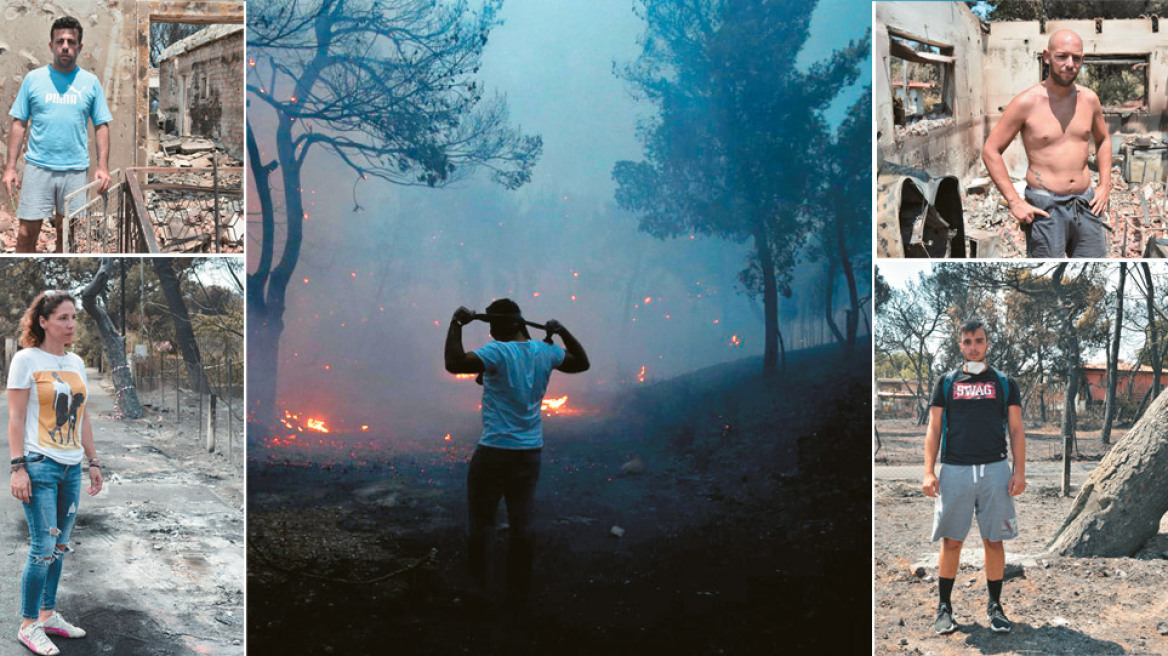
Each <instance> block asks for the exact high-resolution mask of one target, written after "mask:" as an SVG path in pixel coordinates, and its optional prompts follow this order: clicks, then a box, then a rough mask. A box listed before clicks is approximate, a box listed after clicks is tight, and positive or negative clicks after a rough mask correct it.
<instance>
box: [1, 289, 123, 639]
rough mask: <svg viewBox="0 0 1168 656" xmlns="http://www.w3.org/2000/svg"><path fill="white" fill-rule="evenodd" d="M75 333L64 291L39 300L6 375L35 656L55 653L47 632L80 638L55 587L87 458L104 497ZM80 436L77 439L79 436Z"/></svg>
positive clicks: (25, 623) (26, 621)
mask: <svg viewBox="0 0 1168 656" xmlns="http://www.w3.org/2000/svg"><path fill="white" fill-rule="evenodd" d="M76 328H77V302H76V301H75V300H74V299H73V297H72V296H70V295H69V294H68V293H66V292H59V291H47V292H45V293H43V294H39V295H38V296H37V297H36V299H34V300H33V302H32V305H31V306H30V307H29V308H28V310H27V311H26V312H25V313H24V318H23V319H21V321H20V329H21V333H20V345H21V347H23V348H22V349H21V350H20V351H18V352H17V353H16V355H15V356H14V357H13V358H12V365H11V366H10V367H9V369H8V451H9V453H10V455H11V456H12V496H14V497H16V498H17V499H19V500H20V501H21V502H22V503H23V504H24V514H25V517H27V518H28V528H29V534H30V540H29V553H28V560H27V561H26V562H25V565H24V574H23V576H22V577H21V603H20V613H21V618H22V623H21V627H20V631H19V632H18V634H17V637H18V638H19V639H20V641H21V643H23V644H24V646H26V647H28V648H29V649H31V650H32V651H33V653H35V654H42V655H48V656H51V655H52V654H57V653H59V650H58V649H57V646H56V645H54V644H53V642H52V641H51V640H50V639H49V637H48V635H47V634H48V633H51V634H53V635H57V636H62V637H66V638H80V637H82V636H84V635H85V631H84V630H83V629H80V628H78V627H76V626H73V625H72V624H70V623H69V622H67V621H65V618H64V617H62V616H61V614H60V613H58V612H57V611H56V605H57V583H58V582H59V581H60V579H61V566H62V560H63V558H64V556H65V554H67V553H69V552H70V551H71V549H70V548H69V534H70V532H71V531H72V529H73V522H74V520H75V519H76V518H77V506H78V502H79V501H80V499H81V469H82V465H81V460H82V458H83V456H84V457H88V459H89V489H88V492H89V494H90V495H91V496H92V495H95V494H97V493H98V492H100V491H101V486H102V478H101V464H100V463H98V461H97V452H96V450H95V449H94V446H93V429H92V427H91V426H90V424H89V415H88V414H86V412H85V402H86V400H87V399H88V396H89V393H88V388H87V381H86V377H85V363H84V362H82V361H81V358H80V357H78V356H77V355H76V354H74V353H71V352H69V351H66V350H65V347H66V345H68V344H71V343H73V337H74V333H75V331H76ZM79 429H80V435H78V430H79Z"/></svg>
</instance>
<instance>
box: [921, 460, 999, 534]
mask: <svg viewBox="0 0 1168 656" xmlns="http://www.w3.org/2000/svg"><path fill="white" fill-rule="evenodd" d="M1013 473H1014V472H1013V471H1012V470H1011V469H1010V465H1009V463H1007V462H1006V461H1005V460H1002V461H1001V462H995V463H991V464H988V465H946V464H944V463H942V464H941V473H940V474H939V475H938V476H937V480H938V483H939V484H940V488H941V493H940V494H938V495H937V500H936V502H935V503H934V505H933V542H936V541H937V540H940V539H941V538H949V539H950V540H958V541H961V542H964V541H965V536H966V535H968V534H969V526H970V524H972V523H973V513H974V511H975V510H976V511H977V528H978V530H979V531H981V539H983V540H989V541H991V542H1000V541H1002V540H1013V539H1014V538H1016V537H1018V518H1017V516H1015V514H1014V498H1013V497H1011V496H1010V477H1011V476H1013Z"/></svg>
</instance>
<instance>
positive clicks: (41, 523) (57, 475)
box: [20, 453, 81, 619]
mask: <svg viewBox="0 0 1168 656" xmlns="http://www.w3.org/2000/svg"><path fill="white" fill-rule="evenodd" d="M25 468H26V469H27V471H28V479H29V481H30V482H31V483H32V498H31V499H29V502H28V503H26V504H24V516H25V517H26V518H27V519H28V532H29V537H30V540H29V549H28V561H26V562H25V564H24V574H23V576H22V577H21V580H20V588H21V596H20V615H21V617H24V618H26V619H36V618H37V617H38V615H39V611H40V610H42V609H43V610H52V609H54V608H56V607H57V583H58V582H59V581H60V580H61V560H62V558H63V557H64V556H65V554H67V553H69V552H70V551H71V549H70V548H69V534H70V533H72V531H73V521H74V520H75V519H77V504H78V502H79V501H80V500H81V464H80V463H78V464H76V465H62V464H61V463H59V462H57V461H55V460H53V459H52V458H46V457H45V456H43V455H41V454H38V453H30V454H28V464H27V465H26V466H25Z"/></svg>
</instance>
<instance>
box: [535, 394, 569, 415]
mask: <svg viewBox="0 0 1168 656" xmlns="http://www.w3.org/2000/svg"><path fill="white" fill-rule="evenodd" d="M567 402H568V395H567V394H565V395H563V396H561V397H560V398H558V399H544V400H543V401H542V402H541V403H540V405H541V406H542V408H541V409H542V410H545V411H547V410H559V409H560V408H562V407H564V404H565V403H567Z"/></svg>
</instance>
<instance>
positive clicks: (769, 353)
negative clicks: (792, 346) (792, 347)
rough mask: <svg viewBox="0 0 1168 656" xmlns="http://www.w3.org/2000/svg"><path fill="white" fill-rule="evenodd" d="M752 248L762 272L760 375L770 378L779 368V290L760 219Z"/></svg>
mask: <svg viewBox="0 0 1168 656" xmlns="http://www.w3.org/2000/svg"><path fill="white" fill-rule="evenodd" d="M754 248H755V252H757V253H758V264H759V269H760V270H761V271H762V308H763V315H764V316H765V320H766V332H765V334H764V342H763V354H762V373H763V375H764V376H770V375H773V374H775V373H776V372H777V371H778V368H779V288H778V284H777V282H776V281H775V259H774V255H773V254H772V253H771V246H770V241H769V240H768V239H767V234H766V226H765V225H764V224H763V221H762V220H761V219H759V220H758V222H757V225H756V226H755V232H754Z"/></svg>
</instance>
